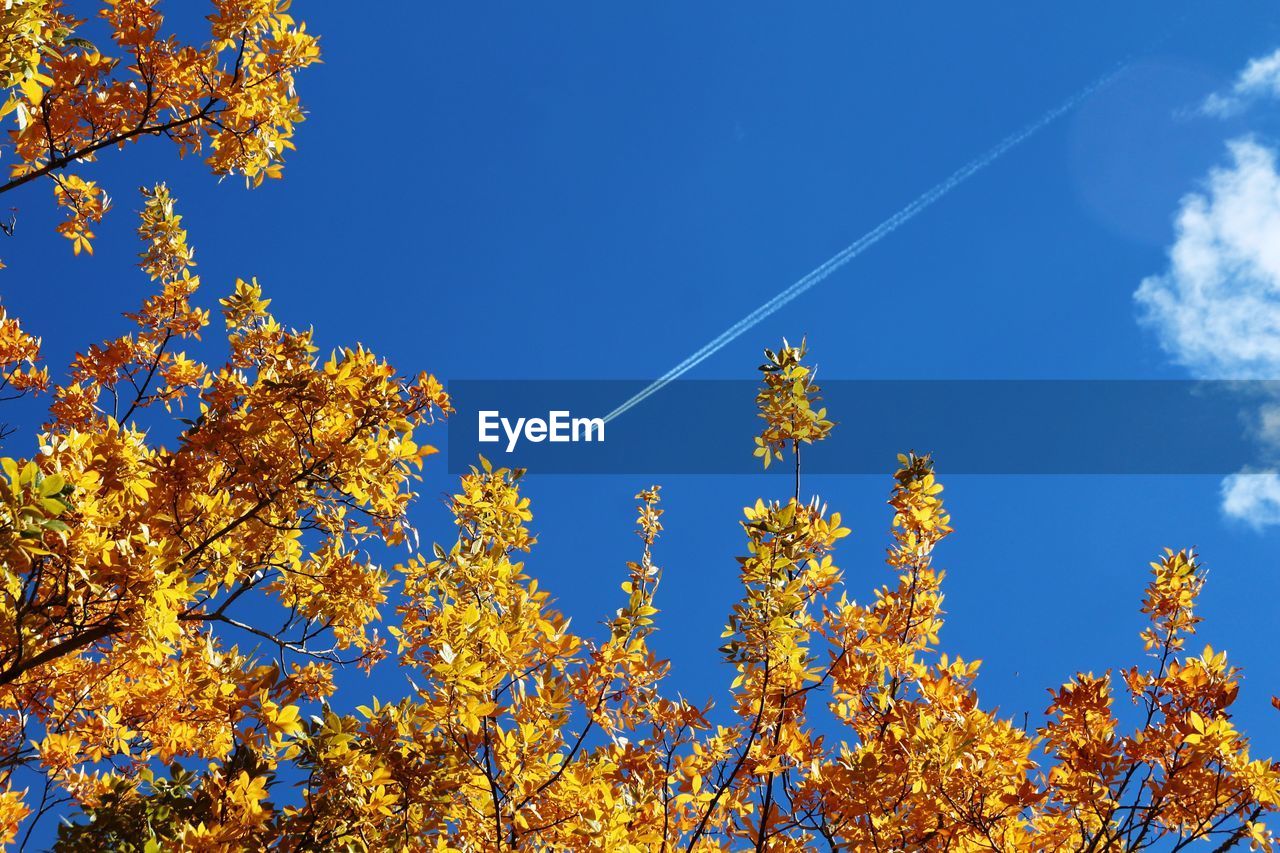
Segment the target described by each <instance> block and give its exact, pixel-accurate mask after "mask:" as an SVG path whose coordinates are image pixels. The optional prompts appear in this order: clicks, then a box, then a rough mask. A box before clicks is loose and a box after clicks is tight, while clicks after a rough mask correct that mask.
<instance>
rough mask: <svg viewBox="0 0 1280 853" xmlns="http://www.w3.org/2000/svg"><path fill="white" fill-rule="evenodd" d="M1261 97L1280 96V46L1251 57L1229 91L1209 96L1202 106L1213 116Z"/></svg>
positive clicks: (1229, 112)
mask: <svg viewBox="0 0 1280 853" xmlns="http://www.w3.org/2000/svg"><path fill="white" fill-rule="evenodd" d="M1260 98H1280V50H1277V51H1276V52H1275V53H1273V54H1270V55H1269V56H1259V57H1258V58H1257V59H1251V60H1250V61H1249V64H1248V65H1246V66H1245V67H1244V70H1243V71H1241V72H1240V76H1239V77H1237V78H1236V82H1235V83H1233V84H1232V86H1231V88H1230V89H1229V90H1227V91H1226V92H1215V93H1214V94H1212V95H1210V96H1209V97H1208V98H1205V101H1204V103H1203V104H1201V106H1200V109H1201V111H1202V112H1204V113H1207V114H1208V115H1213V116H1221V117H1226V116H1232V115H1236V114H1237V113H1239V112H1242V111H1243V110H1244V109H1245V107H1247V106H1248V105H1249V104H1251V103H1252V102H1254V101H1256V100H1258V99H1260Z"/></svg>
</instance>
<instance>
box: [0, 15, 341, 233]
mask: <svg viewBox="0 0 1280 853" xmlns="http://www.w3.org/2000/svg"><path fill="white" fill-rule="evenodd" d="M92 5H97V6H98V10H97V13H96V17H98V18H99V19H100V20H101V22H102V24H103V25H105V28H106V36H105V38H103V39H101V40H99V41H90V40H89V39H87V38H85V35H87V34H90V33H93V32H95V31H96V29H97V28H96V27H93V26H87V25H86V23H85V20H84V19H85V18H87V17H89V16H90V14H91V10H89V9H84V8H82V7H84V6H92ZM212 6H213V11H212V14H210V15H209V16H208V19H207V20H208V25H209V31H208V37H207V39H206V40H205V41H204V42H203V43H188V42H186V41H184V40H183V39H181V38H179V37H178V36H177V35H172V34H166V32H165V21H164V17H163V15H162V13H161V11H160V3H159V2H157V0H103V2H101V3H100V4H89V3H83V4H80V3H71V2H67V0H11V2H7V3H5V4H3V8H2V9H0V89H3V90H4V92H3V94H2V95H0V101H2V103H3V106H0V117H6V116H8V117H11V120H12V122H13V129H12V130H10V131H9V139H10V145H9V153H10V154H11V155H12V157H11V161H10V163H9V173H8V175H9V176H8V182H7V183H4V184H3V185H0V193H3V192H7V191H9V190H12V189H16V188H17V187H19V186H22V185H23V184H25V183H28V182H30V181H32V180H35V179H38V178H41V177H45V176H48V177H50V178H51V179H52V180H53V183H54V194H55V200H56V201H57V203H58V205H59V206H60V207H61V208H63V209H64V210H65V211H66V213H67V219H66V220H65V221H64V222H62V223H61V224H60V225H59V226H58V231H59V232H60V233H62V234H63V235H64V236H65V237H66V238H67V239H69V240H70V241H71V243H72V247H73V249H74V251H75V252H76V253H77V254H79V253H80V252H81V251H88V252H92V250H93V249H92V241H93V239H94V233H93V230H92V226H93V225H94V224H95V223H97V222H99V221H101V219H102V217H103V215H104V214H105V213H106V211H107V210H108V208H109V207H110V201H109V199H108V197H107V194H106V193H105V191H104V190H103V188H102V187H100V186H98V185H97V184H96V183H95V182H94V181H91V180H87V179H86V178H84V177H83V176H81V175H77V174H71V173H69V172H67V171H66V170H67V169H69V168H71V167H78V166H82V165H84V164H86V163H90V162H92V161H93V160H95V159H96V158H97V157H98V156H99V154H100V153H101V152H103V151H106V150H109V149H112V148H120V147H123V146H124V145H126V144H127V143H130V142H134V141H137V140H139V139H143V138H147V137H157V136H159V137H165V138H167V139H168V140H170V141H171V142H172V143H173V145H174V146H175V148H176V149H177V151H178V154H179V155H180V156H186V155H187V154H204V155H205V161H206V163H207V164H208V165H209V167H210V169H211V170H212V171H213V172H214V174H216V175H219V176H229V175H240V176H243V177H244V179H245V181H246V183H247V184H249V185H250V186H257V185H259V184H261V183H262V182H263V181H264V180H265V179H267V178H278V177H280V175H281V171H282V169H283V163H284V158H285V156H286V154H287V152H288V151H290V150H292V149H293V148H294V142H293V137H294V132H295V129H296V127H297V125H298V124H299V123H300V122H301V121H302V120H303V118H304V115H303V110H302V106H301V103H300V101H299V99H298V95H297V92H296V88H295V82H296V75H297V73H298V72H299V71H301V70H303V69H305V68H307V67H308V66H311V65H314V64H315V63H317V62H319V61H320V51H319V44H318V41H317V39H316V38H315V36H313V35H311V34H309V33H308V32H307V30H306V25H305V24H304V23H301V22H298V21H295V20H294V19H293V17H292V16H291V15H290V14H289V2H288V0H213V3H212ZM73 7H75V8H74V9H73Z"/></svg>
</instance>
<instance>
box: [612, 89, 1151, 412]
mask: <svg viewBox="0 0 1280 853" xmlns="http://www.w3.org/2000/svg"><path fill="white" fill-rule="evenodd" d="M1127 68H1128V65H1122V66H1120V67H1119V68H1117V69H1115V70H1114V71H1111V72H1110V73H1108V74H1105V75H1103V76H1102V77H1099V78H1098V79H1097V80H1095V81H1094V82H1092V83H1090V84H1089V85H1088V86H1085V87H1084V88H1083V89H1081V90H1080V91H1078V92H1076V93H1075V94H1074V95H1072V96H1071V97H1070V98H1067V99H1066V100H1065V101H1063V102H1062V103H1061V104H1059V105H1058V106H1056V107H1054V108H1053V109H1051V110H1049V111H1048V112H1046V113H1045V114H1044V115H1042V116H1040V118H1038V119H1036V120H1035V121H1033V122H1031V123H1030V124H1028V125H1026V126H1025V127H1023V128H1022V129H1021V130H1018V131H1016V132H1015V133H1012V134H1010V135H1009V136H1006V137H1005V138H1004V139H1002V140H1000V142H998V143H997V144H996V145H995V147H993V148H991V149H990V150H988V151H987V152H986V153H985V154H983V155H981V156H979V157H977V158H975V159H973V160H970V161H969V162H968V163H966V164H965V165H963V166H961V167H960V168H959V169H957V170H956V171H955V172H953V173H952V174H951V176H950V177H948V178H947V179H946V180H944V181H942V182H941V183H939V184H937V185H935V186H934V187H933V188H931V189H929V190H927V191H925V192H924V193H923V194H922V195H920V196H919V197H917V198H916V199H915V200H914V201H912V202H911V203H910V204H908V205H907V206H906V207H904V208H902V209H901V210H899V211H898V212H897V213H895V214H893V216H890V217H889V218H888V219H886V220H885V221H884V222H881V223H880V224H879V225H877V226H876V227H875V228H873V229H871V230H870V231H868V232H867V233H866V234H863V235H862V236H861V237H859V238H858V239H857V240H854V241H853V242H852V243H850V244H849V245H848V246H845V247H844V248H843V249H841V250H840V251H839V252H837V253H836V254H834V255H832V256H831V257H830V258H828V259H827V260H826V261H825V262H823V263H822V265H821V266H818V267H816V268H815V269H813V270H812V271H811V272H809V273H808V274H807V275H805V276H804V277H803V278H801V279H800V280H799V281H797V282H796V283H795V284H792V285H791V286H790V287H788V288H786V289H785V290H783V291H781V292H780V293H778V295H777V296H774V297H773V298H772V299H770V300H769V301H768V302H766V303H764V304H763V305H761V306H760V307H759V308H757V309H756V310H754V311H752V312H751V313H750V314H748V315H747V316H745V317H743V318H742V319H741V320H739V321H738V322H736V323H734V324H733V325H732V326H730V327H729V328H727V329H725V330H724V331H723V332H721V333H720V334H719V335H718V336H716V337H715V338H712V339H711V340H710V341H709V342H708V343H707V344H706V345H704V346H703V347H702V348H701V349H699V350H698V351H696V352H694V353H693V354H692V355H690V356H689V357H688V358H686V359H685V360H684V361H682V362H680V363H679V364H677V365H676V366H675V367H673V368H671V369H670V370H668V371H667V372H666V373H664V374H663V375H662V376H661V377H660V378H658V379H655V380H654V381H653V382H652V383H650V384H649V385H647V386H646V387H645V388H644V389H643V390H641V391H640V392H639V393H637V394H636V395H635V396H634V397H632V398H631V399H630V400H627V401H626V402H625V403H623V404H622V405H620V406H618V408H616V409H614V410H613V411H612V412H610V413H609V414H607V415H605V418H604V419H605V421H606V422H608V421H611V420H613V419H614V418H616V417H618V416H619V415H621V414H623V413H625V412H627V411H629V410H630V409H632V408H634V407H635V406H638V405H639V404H640V403H643V402H644V401H645V400H647V399H649V398H650V397H651V396H653V395H654V394H656V393H658V392H659V391H661V390H662V389H663V388H665V387H666V386H667V384H668V383H670V382H672V381H674V380H676V379H679V378H680V377H681V376H683V375H684V374H686V373H688V372H689V371H690V370H692V369H693V368H694V367H696V366H697V365H699V364H701V363H702V362H704V361H706V360H707V359H708V358H710V357H711V356H712V355H715V353H717V352H719V351H720V350H721V349H722V348H723V347H724V346H725V345H727V344H728V343H729V342H730V341H732V340H733V339H735V338H737V337H738V336H739V335H741V334H742V333H743V332H746V331H747V330H748V329H750V328H751V327H752V326H754V325H756V324H757V323H759V322H760V321H762V320H764V319H765V318H766V317H768V316H769V315H771V314H773V313H774V312H775V311H777V310H778V309H780V308H782V307H783V306H784V305H786V304H787V303H788V302H790V301H791V300H793V299H795V298H796V297H797V296H799V295H800V294H802V293H804V292H805V291H806V290H808V289H809V288H811V287H813V286H814V285H816V284H819V283H820V282H822V281H823V280H824V279H826V278H827V277H828V276H829V275H831V274H832V273H834V272H836V271H837V270H839V269H840V268H841V267H843V266H844V265H845V264H847V263H849V262H850V261H852V260H853V259H854V258H856V257H858V255H861V254H862V253H863V252H865V251H866V250H867V249H870V248H871V247H872V246H874V245H875V244H876V243H879V242H880V241H881V240H883V239H884V238H885V237H888V236H889V235H890V234H892V233H893V232H894V231H897V230H898V229H899V228H901V227H902V226H903V225H905V224H907V223H908V222H910V221H911V220H912V219H914V218H915V217H917V216H918V215H920V214H921V213H923V212H924V211H925V210H927V209H928V208H929V207H931V206H933V204H934V203H935V202H937V201H938V200H939V199H941V198H942V197H943V196H945V195H946V194H947V193H949V192H951V191H952V190H954V189H955V188H956V187H958V186H960V185H961V184H963V183H964V182H965V181H967V180H969V179H970V178H972V177H973V176H974V175H976V174H977V173H978V172H981V171H982V170H983V169H985V168H987V167H988V166H990V165H991V164H992V163H994V162H995V161H997V160H999V159H1000V158H1001V157H1003V156H1004V155H1005V154H1006V153H1008V152H1009V151H1010V150H1011V149H1013V148H1016V147H1017V146H1018V145H1020V144H1022V143H1023V142H1025V141H1026V140H1027V139H1029V138H1031V137H1032V136H1034V135H1035V134H1036V133H1037V132H1039V131H1040V130H1042V129H1044V128H1045V127H1046V126H1048V125H1049V124H1051V123H1053V121H1054V120H1055V119H1058V118H1060V117H1061V116H1062V115H1064V114H1065V113H1068V112H1070V111H1071V110H1073V109H1075V108H1076V107H1077V106H1079V105H1080V104H1081V103H1083V102H1084V101H1086V100H1088V99H1089V98H1090V97H1091V96H1092V95H1093V94H1094V93H1096V92H1097V91H1098V90H1100V89H1102V88H1104V87H1105V86H1107V85H1108V84H1110V83H1111V82H1112V81H1114V80H1115V79H1116V78H1117V77H1119V76H1120V75H1121V74H1123V73H1124V72H1125V70H1126V69H1127Z"/></svg>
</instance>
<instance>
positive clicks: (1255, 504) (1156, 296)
mask: <svg viewBox="0 0 1280 853" xmlns="http://www.w3.org/2000/svg"><path fill="white" fill-rule="evenodd" d="M1277 64H1278V66H1280V59H1278V60H1277ZM1251 67H1252V66H1251ZM1227 147H1228V150H1229V152H1230V163H1229V164H1228V165H1226V166H1223V167H1220V168H1217V169H1214V170H1212V171H1211V172H1210V173H1209V176H1208V180H1207V181H1206V183H1205V187H1204V190H1203V191H1202V192H1198V193H1192V194H1190V195H1187V196H1185V197H1184V198H1183V199H1182V203H1181V209H1180V210H1179V212H1178V217H1177V227H1176V239H1175V241H1174V244H1173V246H1172V247H1171V248H1170V250H1169V268H1168V269H1167V270H1166V271H1165V272H1164V273H1162V274H1161V275H1155V276H1150V277H1148V278H1146V279H1144V280H1143V282H1142V284H1141V285H1140V286H1139V288H1138V290H1137V292H1136V293H1135V294H1134V298H1135V299H1136V301H1137V303H1138V306H1139V310H1140V314H1141V318H1142V321H1143V322H1144V323H1145V324H1146V325H1148V326H1149V327H1151V328H1152V329H1154V330H1155V332H1156V334H1157V335H1158V336H1159V339H1160V343H1161V344H1162V345H1163V346H1164V348H1165V350H1167V351H1168V352H1169V354H1170V356H1172V358H1173V359H1174V360H1175V361H1177V362H1178V363H1179V364H1182V365H1184V366H1186V367H1187V368H1188V369H1189V370H1190V371H1191V372H1192V373H1193V374H1194V375H1196V376H1199V377H1203V378H1219V379H1276V378H1280V174H1277V171H1276V152H1275V151H1274V150H1272V149H1270V148H1268V147H1266V146H1264V145H1262V144H1260V143H1259V142H1257V141H1256V140H1253V139H1250V138H1242V139H1236V140H1234V141H1232V142H1230V143H1228V146H1227ZM1257 431H1258V433H1259V437H1260V438H1261V439H1263V440H1264V441H1270V442H1271V443H1272V444H1273V445H1276V444H1278V443H1277V442H1276V441H1275V440H1274V439H1275V437H1276V436H1277V435H1280V409H1278V408H1277V407H1276V406H1275V405H1265V406H1263V407H1262V408H1261V409H1260V411H1259V413H1258V424H1257ZM1222 511H1223V513H1224V514H1225V515H1227V516H1228V517H1231V518H1236V519H1240V520H1243V521H1245V522H1247V523H1248V524H1250V525H1251V526H1253V527H1254V528H1257V529H1262V528H1264V527H1268V526H1274V525H1280V475H1278V474H1277V473H1276V472H1275V471H1259V472H1242V473H1240V474H1233V475H1232V476H1230V477H1227V478H1226V479H1225V480H1223V482H1222Z"/></svg>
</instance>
